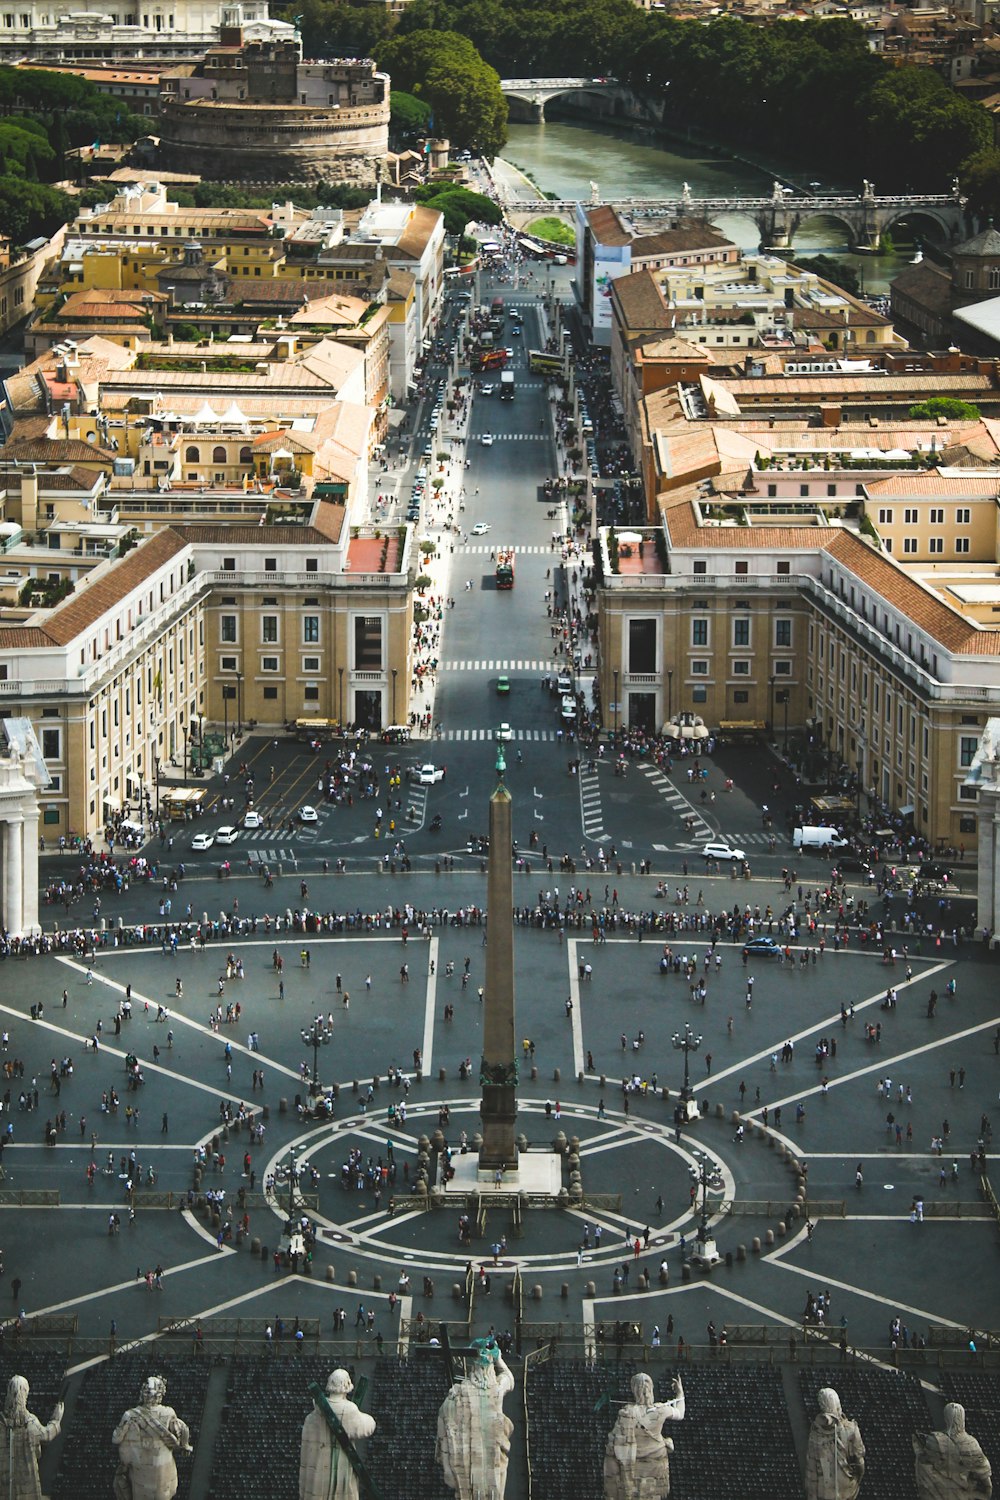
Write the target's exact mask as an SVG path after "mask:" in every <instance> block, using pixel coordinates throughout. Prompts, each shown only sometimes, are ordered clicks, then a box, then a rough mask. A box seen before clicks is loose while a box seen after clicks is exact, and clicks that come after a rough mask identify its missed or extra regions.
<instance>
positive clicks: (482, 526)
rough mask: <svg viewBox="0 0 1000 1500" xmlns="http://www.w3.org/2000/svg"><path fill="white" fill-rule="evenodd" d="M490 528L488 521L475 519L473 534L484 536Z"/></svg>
mask: <svg viewBox="0 0 1000 1500" xmlns="http://www.w3.org/2000/svg"><path fill="white" fill-rule="evenodd" d="M489 529H490V523H489V521H477V522H476V524H475V526H473V528H472V535H473V536H485V535H486V533H487V532H488V531H489Z"/></svg>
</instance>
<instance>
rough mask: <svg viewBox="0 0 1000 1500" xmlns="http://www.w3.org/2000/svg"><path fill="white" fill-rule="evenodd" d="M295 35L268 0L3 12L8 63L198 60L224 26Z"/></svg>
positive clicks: (42, 3)
mask: <svg viewBox="0 0 1000 1500" xmlns="http://www.w3.org/2000/svg"><path fill="white" fill-rule="evenodd" d="M234 26H235V27H241V28H243V29H244V30H245V32H246V34H247V35H248V36H260V37H265V36H266V37H287V36H294V35H295V28H294V26H291V25H289V24H288V22H286V21H272V20H270V19H269V18H268V11H267V0H226V3H224V4H220V3H219V0H112V3H111V5H110V7H109V8H107V9H103V8H102V9H94V10H85V9H82V8H80V9H78V8H76V7H74V6H72V5H68V4H66V3H64V0H27V3H25V4H21V5H18V6H17V8H16V9H14V8H11V9H10V10H6V11H0V61H3V62H16V61H19V60H21V59H30V60H31V61H32V62H53V63H60V62H62V63H75V62H91V61H113V60H115V59H121V60H122V61H123V62H128V63H131V64H133V65H134V64H135V61H136V59H138V58H143V59H148V60H149V61H151V62H152V61H158V62H170V61H173V60H176V59H180V58H186V57H198V56H200V55H201V53H203V52H204V51H205V50H206V48H207V47H210V46H212V45H213V44H215V43H216V42H217V41H218V40H219V36H220V33H221V30H222V29H223V28H232V27H234Z"/></svg>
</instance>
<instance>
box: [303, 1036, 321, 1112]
mask: <svg viewBox="0 0 1000 1500" xmlns="http://www.w3.org/2000/svg"><path fill="white" fill-rule="evenodd" d="M322 1039H323V1033H322V1030H321V1028H320V1026H319V1024H318V1023H317V1022H316V1021H313V1023H312V1025H310V1026H303V1028H302V1040H303V1041H304V1042H305V1044H306V1046H307V1047H311V1048H312V1049H313V1076H312V1083H311V1084H310V1086H309V1092H310V1093H311V1094H312V1096H313V1098H314V1099H315V1097H316V1095H317V1094H318V1093H319V1046H320V1042H321V1041H322Z"/></svg>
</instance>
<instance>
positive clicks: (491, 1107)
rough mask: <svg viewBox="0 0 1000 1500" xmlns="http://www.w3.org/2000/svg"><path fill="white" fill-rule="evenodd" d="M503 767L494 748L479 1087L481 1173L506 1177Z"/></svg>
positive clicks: (507, 926)
mask: <svg viewBox="0 0 1000 1500" xmlns="http://www.w3.org/2000/svg"><path fill="white" fill-rule="evenodd" d="M506 770H507V765H506V762H505V760H504V754H503V744H502V743H501V744H499V745H498V747H497V762H496V772H497V785H496V789H495V791H494V793H493V795H492V797H491V798H490V857H489V866H488V874H487V878H486V915H487V943H486V983H485V985H484V986H483V1061H482V1065H481V1067H480V1070H479V1081H480V1083H481V1084H482V1089H483V1102H482V1105H481V1106H480V1116H481V1118H482V1124H483V1144H482V1149H481V1150H480V1152H479V1172H480V1175H481V1176H483V1177H485V1176H486V1175H487V1174H489V1176H490V1177H491V1178H494V1179H495V1177H496V1173H497V1172H501V1171H502V1172H503V1173H504V1174H505V1177H506V1178H507V1180H508V1181H509V1180H510V1174H511V1173H512V1172H515V1171H516V1170H517V1146H516V1144H515V1141H514V1121H515V1119H516V1117H517V1052H516V1049H515V1044H514V1037H515V1032H514V872H513V865H512V848H513V818H512V803H511V796H510V792H509V791H508V790H507V787H506V786H505V785H504V773H505V772H506Z"/></svg>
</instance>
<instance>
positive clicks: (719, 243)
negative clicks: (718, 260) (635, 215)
mask: <svg viewBox="0 0 1000 1500" xmlns="http://www.w3.org/2000/svg"><path fill="white" fill-rule="evenodd" d="M724 249H730V250H731V249H735V246H734V245H733V242H732V240H730V239H727V238H726V236H725V235H724V234H722V233H721V232H720V231H719V230H718V229H716V228H715V226H714V225H713V224H708V223H706V222H704V221H694V222H691V223H688V224H681V225H680V226H679V227H678V228H677V229H665V230H663V232H662V233H660V234H640V235H637V236H636V238H635V239H634V240H633V241H632V257H633V259H635V258H637V257H638V258H641V257H642V256H645V255H658V256H660V255H671V254H673V255H681V254H686V253H687V252H689V251H691V250H724Z"/></svg>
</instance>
